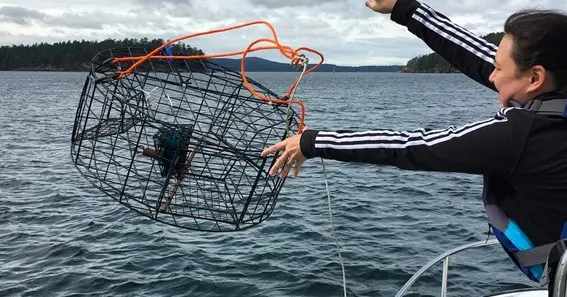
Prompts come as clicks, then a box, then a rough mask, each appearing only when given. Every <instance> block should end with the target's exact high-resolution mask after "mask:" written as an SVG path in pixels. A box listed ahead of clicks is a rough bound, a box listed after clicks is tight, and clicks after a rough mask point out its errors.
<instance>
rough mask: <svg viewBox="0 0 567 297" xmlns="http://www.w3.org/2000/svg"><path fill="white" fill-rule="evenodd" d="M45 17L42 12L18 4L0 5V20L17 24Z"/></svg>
mask: <svg viewBox="0 0 567 297" xmlns="http://www.w3.org/2000/svg"><path fill="white" fill-rule="evenodd" d="M45 18H46V15H45V14H44V13H41V12H39V11H35V10H31V9H27V8H24V7H18V6H3V7H0V21H3V22H13V23H16V24H19V25H29V24H31V23H32V22H33V21H41V20H44V19H45Z"/></svg>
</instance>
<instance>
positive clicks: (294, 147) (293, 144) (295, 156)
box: [261, 135, 307, 178]
mask: <svg viewBox="0 0 567 297" xmlns="http://www.w3.org/2000/svg"><path fill="white" fill-rule="evenodd" d="M300 141H301V135H294V136H291V137H289V138H287V139H286V140H284V141H282V142H280V143H277V144H274V145H272V146H270V147H269V148H267V149H265V150H264V151H262V153H261V156H262V157H266V156H268V155H269V154H272V153H275V152H278V151H282V150H283V151H284V152H283V153H282V155H281V156H280V157H279V158H278V159H277V160H276V163H274V166H272V168H270V175H272V176H273V175H274V174H276V172H277V171H278V168H280V167H281V166H282V165H284V169H283V170H282V172H281V173H280V178H284V177H285V176H287V175H288V174H289V171H290V170H291V167H293V166H295V171H294V173H293V177H294V178H296V177H297V176H298V175H299V171H300V170H301V166H302V165H303V162H305V160H307V158H305V156H303V154H302V153H301V147H300Z"/></svg>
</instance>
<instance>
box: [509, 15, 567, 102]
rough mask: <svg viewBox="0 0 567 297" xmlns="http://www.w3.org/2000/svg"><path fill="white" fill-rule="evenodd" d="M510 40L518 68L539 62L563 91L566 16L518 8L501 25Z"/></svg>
mask: <svg viewBox="0 0 567 297" xmlns="http://www.w3.org/2000/svg"><path fill="white" fill-rule="evenodd" d="M504 33H506V34H509V35H510V36H511V37H512V40H513V46H512V53H511V54H512V59H513V60H514V62H516V64H517V65H518V68H519V69H518V70H525V69H527V68H530V67H532V66H535V65H541V66H542V67H544V68H545V69H546V70H548V71H550V72H551V73H552V74H553V77H554V83H555V86H556V87H557V88H558V89H559V90H562V91H563V92H565V93H567V15H566V14H564V13H562V12H559V11H554V10H522V11H519V12H516V13H514V14H513V15H511V16H510V17H508V19H507V20H506V23H505V24H504Z"/></svg>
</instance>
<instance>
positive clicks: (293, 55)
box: [113, 21, 324, 134]
mask: <svg viewBox="0 0 567 297" xmlns="http://www.w3.org/2000/svg"><path fill="white" fill-rule="evenodd" d="M259 24H264V25H266V26H267V27H268V28H269V29H270V31H271V32H272V36H273V38H274V39H268V38H260V39H257V40H255V41H253V42H252V43H251V44H250V45H249V46H248V47H247V48H246V49H245V50H243V51H235V52H229V53H224V54H210V55H191V56H164V55H156V54H157V53H159V52H160V51H161V50H162V49H164V48H165V47H166V46H168V45H170V44H172V43H175V42H178V41H181V40H185V39H189V38H193V37H197V36H202V35H209V34H214V33H220V32H226V31H229V30H235V29H240V28H243V27H246V26H251V25H259ZM260 42H268V43H271V44H273V45H270V46H258V47H254V45H256V44H258V43H260ZM268 49H277V50H279V51H280V53H281V54H282V55H283V56H285V57H286V58H287V59H289V60H290V61H291V63H292V64H298V63H300V62H301V60H302V56H301V55H300V54H299V51H306V52H311V53H314V54H316V55H318V56H319V57H320V61H319V63H317V64H316V65H315V66H313V67H311V68H310V69H307V70H306V71H305V74H307V73H309V72H312V71H313V70H315V69H317V68H318V67H319V66H320V65H321V64H323V61H324V57H323V55H322V54H321V53H319V52H318V51H316V50H313V49H311V48H307V47H300V48H298V49H296V50H293V49H292V48H291V47H289V46H286V45H282V44H280V43H279V40H278V36H277V34H276V30H275V29H274V27H273V26H272V25H271V24H270V23H268V22H266V21H252V22H247V23H243V24H240V25H235V26H230V27H226V28H222V29H214V30H210V31H204V32H199V33H195V34H190V35H185V36H181V37H178V38H175V39H172V40H170V41H168V42H166V43H164V44H162V45H161V46H159V47H158V48H156V49H154V50H153V51H151V52H150V53H149V54H147V55H145V56H139V57H123V58H115V59H114V60H113V62H115V63H116V62H120V61H136V62H134V64H133V65H132V66H130V67H129V68H128V69H126V70H124V71H119V72H118V74H119V76H118V78H122V77H124V76H126V75H128V74H130V73H132V72H133V71H134V69H136V67H138V66H139V65H140V64H142V63H144V62H146V61H147V60H149V59H207V58H209V59H210V58H220V57H228V56H236V55H242V59H241V61H240V71H241V75H242V80H243V83H244V86H246V88H247V89H248V91H250V93H252V94H253V95H254V96H256V97H258V98H260V99H262V100H265V101H268V102H273V103H282V104H297V105H299V106H300V107H301V118H300V121H299V131H298V133H299V134H301V132H302V131H303V126H304V123H305V105H304V104H303V103H302V102H301V101H297V100H282V99H271V98H268V97H265V96H264V95H262V94H260V93H258V92H256V90H254V88H252V86H251V85H250V83H249V82H248V78H247V77H246V75H245V67H244V61H245V60H246V55H248V54H249V53H252V52H256V51H259V50H268ZM299 80H300V77H298V78H297V79H296V80H295V82H294V83H293V84H292V85H291V87H290V88H289V89H288V91H287V92H286V94H285V97H287V98H291V93H292V92H293V90H294V89H295V88H296V87H297V85H298V83H299Z"/></svg>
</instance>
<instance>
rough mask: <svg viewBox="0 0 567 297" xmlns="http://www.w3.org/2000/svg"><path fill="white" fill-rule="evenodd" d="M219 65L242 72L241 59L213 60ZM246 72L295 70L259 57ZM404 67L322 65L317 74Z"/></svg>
mask: <svg viewBox="0 0 567 297" xmlns="http://www.w3.org/2000/svg"><path fill="white" fill-rule="evenodd" d="M211 62H215V63H217V64H219V65H222V66H224V67H227V68H229V69H232V70H235V71H240V59H211ZM244 66H245V67H246V72H260V71H262V72H293V71H295V70H294V68H293V67H292V66H291V64H290V63H280V62H274V61H270V60H266V59H263V58H259V57H249V58H246V61H245V65H244ZM313 66H315V62H311V64H308V67H309V68H311V67H313ZM402 67H403V66H402V65H391V66H338V65H335V64H322V65H321V66H319V68H317V69H315V72H333V71H334V72H398V71H400V70H401V69H402Z"/></svg>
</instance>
